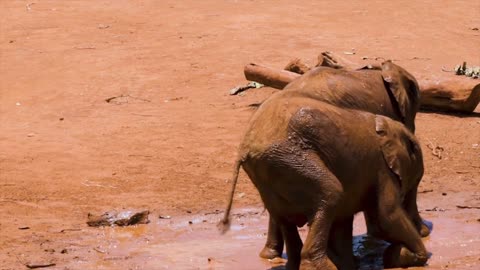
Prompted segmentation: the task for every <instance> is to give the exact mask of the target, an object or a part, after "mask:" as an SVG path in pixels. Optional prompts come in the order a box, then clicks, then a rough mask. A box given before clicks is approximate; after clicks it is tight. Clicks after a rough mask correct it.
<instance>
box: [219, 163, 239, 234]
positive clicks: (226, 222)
mask: <svg viewBox="0 0 480 270" xmlns="http://www.w3.org/2000/svg"><path fill="white" fill-rule="evenodd" d="M243 161H244V158H242V157H240V158H239V159H237V161H236V162H235V166H234V169H233V177H232V189H231V191H230V197H229V199H228V205H227V209H225V215H224V216H223V219H222V220H221V221H220V222H219V223H218V225H217V226H218V229H219V230H220V233H221V234H224V233H226V232H227V231H228V230H229V229H230V210H231V209H232V204H233V195H234V194H235V188H236V186H237V180H238V173H239V171H240V166H242V163H243Z"/></svg>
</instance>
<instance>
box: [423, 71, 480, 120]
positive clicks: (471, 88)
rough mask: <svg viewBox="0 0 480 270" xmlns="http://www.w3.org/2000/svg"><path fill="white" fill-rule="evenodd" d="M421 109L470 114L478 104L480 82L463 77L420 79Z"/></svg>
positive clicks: (479, 100) (479, 99)
mask: <svg viewBox="0 0 480 270" xmlns="http://www.w3.org/2000/svg"><path fill="white" fill-rule="evenodd" d="M418 84H419V87H420V105H421V107H422V108H423V109H429V110H439V111H456V112H463V113H471V112H473V111H474V110H475V108H476V107H477V106H478V103H479V102H480V81H479V80H475V79H469V78H465V77H452V78H447V79H433V80H432V79H420V80H419V81H418Z"/></svg>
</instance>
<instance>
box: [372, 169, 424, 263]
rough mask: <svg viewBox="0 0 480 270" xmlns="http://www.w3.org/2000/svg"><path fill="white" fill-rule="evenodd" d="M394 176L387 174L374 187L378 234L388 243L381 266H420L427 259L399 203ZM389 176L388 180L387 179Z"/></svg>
mask: <svg viewBox="0 0 480 270" xmlns="http://www.w3.org/2000/svg"><path fill="white" fill-rule="evenodd" d="M394 177H395V176H393V175H391V173H389V176H388V177H386V178H384V179H387V180H386V181H382V182H383V183H382V185H381V186H380V188H379V190H378V192H379V193H378V203H379V205H378V206H377V210H378V212H379V214H378V219H379V222H380V226H381V230H382V237H383V238H384V239H385V240H387V241H389V242H391V243H392V245H390V247H388V248H387V250H385V253H384V259H383V264H384V267H385V268H395V267H409V266H423V265H424V264H425V263H426V262H427V260H428V256H427V250H426V249H425V246H424V245H423V242H422V239H421V238H420V234H419V233H418V231H417V229H416V228H415V226H414V225H413V223H412V221H411V220H410V217H409V216H408V215H407V214H406V213H405V211H404V209H403V208H402V206H401V202H400V196H399V194H400V191H399V187H398V185H396V184H395V182H396V180H393V179H391V178H394ZM388 178H390V179H388Z"/></svg>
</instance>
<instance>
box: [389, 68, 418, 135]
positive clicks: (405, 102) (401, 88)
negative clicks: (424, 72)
mask: <svg viewBox="0 0 480 270" xmlns="http://www.w3.org/2000/svg"><path fill="white" fill-rule="evenodd" d="M382 78H383V81H384V82H385V85H386V87H387V89H388V91H390V94H391V95H392V96H393V97H394V98H395V101H396V103H397V105H398V107H397V109H398V111H399V113H400V115H399V116H401V117H402V122H403V123H405V124H406V125H407V127H408V128H409V129H410V130H412V131H414V126H413V125H414V123H413V120H414V118H415V114H416V113H417V111H418V109H419V106H420V90H419V88H418V83H417V80H416V79H415V77H413V76H412V75H411V74H410V73H408V72H407V71H406V70H405V69H403V68H401V67H399V66H397V65H395V64H394V63H392V62H391V61H385V62H383V63H382Z"/></svg>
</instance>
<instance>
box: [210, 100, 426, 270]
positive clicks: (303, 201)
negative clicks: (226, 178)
mask: <svg viewBox="0 0 480 270" xmlns="http://www.w3.org/2000/svg"><path fill="white" fill-rule="evenodd" d="M240 167H243V169H244V170H245V172H246V173H247V175H248V176H249V178H250V179H251V181H252V183H253V184H254V185H255V187H256V188H257V190H258V191H259V193H260V196H261V198H262V201H263V203H264V205H265V207H266V208H267V210H268V211H269V213H270V217H271V220H272V221H273V222H275V224H276V225H277V226H279V227H280V231H281V234H282V238H283V239H284V240H285V244H286V247H287V256H288V262H287V269H298V268H300V269H337V268H339V269H353V268H354V267H355V266H354V259H353V251H352V223H353V216H354V214H355V213H358V212H360V211H364V212H365V213H366V214H367V215H368V216H369V218H371V220H374V221H375V223H376V225H377V226H378V230H379V231H378V236H379V237H381V238H382V239H384V240H387V241H389V242H391V243H392V245H391V246H390V247H389V248H387V250H386V251H385V254H384V266H385V267H409V266H421V265H424V264H425V263H426V261H427V250H426V249H425V246H424V245H423V242H422V240H421V237H420V234H419V232H418V231H417V229H416V228H417V227H418V226H420V224H422V220H421V218H420V216H419V215H418V209H417V204H416V200H415V199H412V197H414V196H416V191H417V187H418V184H419V182H420V180H421V178H422V176H423V170H424V168H423V158H422V152H421V149H420V146H419V144H418V142H417V140H416V138H415V136H414V135H413V134H412V133H411V132H410V131H409V130H408V129H407V128H406V127H405V126H404V125H403V124H402V123H400V122H397V121H394V120H392V119H390V118H388V117H384V116H380V115H375V114H372V113H368V112H363V111H357V110H351V109H343V108H339V107H336V106H333V105H330V104H327V103H325V102H321V101H318V100H315V99H312V98H308V97H304V96H302V95H299V94H297V93H295V92H288V91H285V92H279V93H277V94H275V95H274V96H272V97H271V98H269V99H268V100H267V101H266V102H265V103H263V104H262V106H261V107H260V108H259V110H258V111H257V112H256V113H255V114H254V116H253V117H252V120H251V122H250V125H249V128H248V129H247V132H246V134H245V137H244V139H243V142H242V143H241V145H240V149H239V159H238V160H237V162H236V165H235V170H234V175H233V182H232V190H231V194H230V198H229V203H228V206H227V209H226V212H225V216H224V218H223V220H222V221H221V222H220V223H219V226H220V229H221V230H222V231H224V232H225V231H226V230H228V227H229V216H230V210H231V206H232V202H233V194H234V192H235V187H236V182H237V179H238V173H239V170H240ZM305 224H308V225H309V227H310V229H309V233H308V235H307V238H306V241H305V243H304V244H303V243H302V240H301V239H300V236H299V234H298V230H297V226H298V227H300V226H303V225H305Z"/></svg>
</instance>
